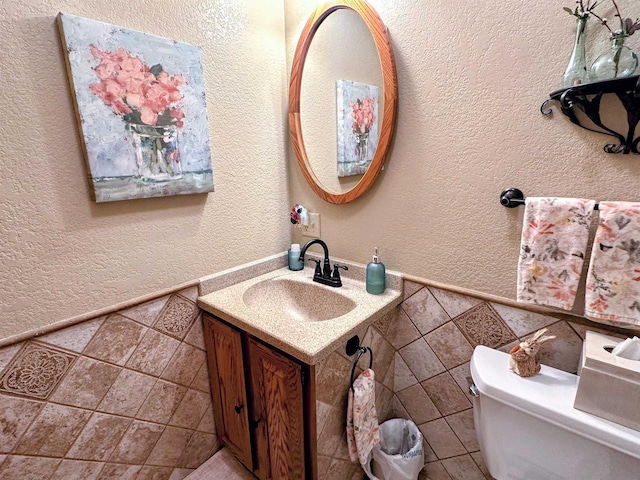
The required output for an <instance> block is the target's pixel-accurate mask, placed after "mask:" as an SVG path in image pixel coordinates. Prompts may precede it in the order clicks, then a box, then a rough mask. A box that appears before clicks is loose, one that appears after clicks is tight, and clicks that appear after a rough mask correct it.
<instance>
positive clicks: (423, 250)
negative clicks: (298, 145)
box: [285, 0, 640, 298]
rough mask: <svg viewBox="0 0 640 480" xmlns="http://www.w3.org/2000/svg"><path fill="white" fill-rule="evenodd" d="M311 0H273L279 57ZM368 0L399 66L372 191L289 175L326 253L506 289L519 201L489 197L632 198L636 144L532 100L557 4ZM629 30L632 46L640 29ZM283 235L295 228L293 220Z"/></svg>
mask: <svg viewBox="0 0 640 480" xmlns="http://www.w3.org/2000/svg"><path fill="white" fill-rule="evenodd" d="M320 3H321V2H320V1H319V0H285V15H286V35H287V65H288V69H290V65H291V59H292V56H293V52H294V49H295V45H296V42H297V37H298V35H299V33H300V30H301V29H302V26H303V25H304V22H305V21H306V19H307V17H308V15H309V14H310V13H311V12H312V11H313V9H314V8H315V7H316V6H317V5H318V4H320ZM565 3H566V6H569V7H573V3H572V2H565ZM370 4H371V5H372V6H373V7H374V8H375V9H376V10H377V11H378V13H379V14H380V16H381V17H382V19H383V20H384V21H385V23H386V24H387V26H388V27H389V30H390V33H391V39H392V43H393V48H394V52H395V58H396V64H397V69H398V83H399V88H398V90H399V103H398V124H397V130H396V137H395V143H394V146H393V148H392V150H391V153H390V156H389V160H388V162H387V165H386V168H385V171H384V172H383V173H382V175H381V176H380V177H379V179H378V181H377V182H376V184H375V185H374V187H373V188H372V190H371V191H370V192H368V193H367V194H366V195H365V196H363V197H362V198H360V199H359V200H357V201H356V202H354V203H352V204H347V205H342V206H336V205H331V204H328V203H325V202H324V201H322V200H320V199H319V198H318V197H316V196H315V195H314V194H313V192H312V191H311V189H310V188H309V187H308V186H307V184H306V182H305V180H304V178H303V177H302V176H301V175H300V174H299V173H298V172H297V171H296V170H295V169H294V171H295V173H294V174H293V175H292V177H291V180H290V188H291V203H292V204H293V203H302V204H303V205H305V206H306V207H308V208H309V209H310V210H311V211H317V212H320V213H321V226H322V238H323V239H324V240H326V241H327V243H328V245H329V248H330V252H331V254H332V255H335V256H339V257H343V258H349V259H352V260H354V261H359V262H368V261H369V259H370V258H371V252H372V250H373V247H374V246H378V247H380V254H381V259H382V260H383V261H384V262H385V264H386V265H387V268H391V269H394V270H400V271H403V272H406V273H409V274H413V275H418V276H421V277H425V278H428V279H431V280H436V281H441V282H445V283H448V284H452V285H457V286H462V287H467V288H472V289H475V290H480V291H484V292H488V293H493V294H497V295H501V296H504V297H508V298H513V297H514V296H515V279H516V264H517V257H518V249H519V241H520V228H521V218H522V208H519V209H514V210H509V209H506V208H503V207H502V206H500V205H499V203H498V196H499V194H500V192H501V191H502V190H503V188H505V187H511V186H514V187H519V188H521V189H522V190H523V191H524V192H525V194H526V195H531V196H544V195H549V196H567V197H573V196H584V197H588V198H596V199H598V200H628V201H640V194H638V188H637V185H638V184H639V183H640V157H638V156H624V155H608V154H605V153H603V151H602V147H603V145H604V144H605V143H607V137H604V136H600V135H596V134H592V133H589V132H586V131H584V130H581V129H580V128H578V127H576V126H574V125H573V124H571V123H570V122H569V121H568V120H567V119H566V118H565V117H564V116H563V115H562V114H558V113H554V115H553V117H552V118H548V117H545V116H543V115H541V114H540V111H539V107H540V105H541V103H542V102H543V101H544V100H545V99H546V98H547V95H548V93H549V92H551V91H553V90H555V89H556V88H558V85H559V81H560V79H561V77H562V73H563V71H564V67H565V66H566V62H567V60H568V58H569V54H570V51H571V48H572V45H573V38H574V35H575V33H574V32H575V21H574V19H573V18H572V17H570V16H569V15H568V14H566V13H565V12H563V11H562V7H563V6H564V5H565V4H563V3H562V2H560V3H558V2H551V1H543V2H508V4H505V2H503V1H499V0H486V1H483V2H476V1H471V0H462V1H456V2H443V1H433V0H420V1H414V0H393V1H391V0H370ZM607 4H608V2H603V6H607ZM619 4H620V7H621V9H622V12H623V14H624V15H627V16H631V17H634V18H635V17H636V16H638V15H639V14H640V10H638V6H637V4H636V2H633V1H632V0H621V1H620V2H619ZM603 10H604V11H606V9H603ZM607 16H608V17H609V18H610V19H611V18H613V16H612V15H610V14H607ZM589 28H590V29H591V30H592V31H595V30H597V35H596V37H597V39H599V40H601V41H605V42H606V38H607V35H606V33H605V31H604V29H603V28H602V27H599V26H597V25H596V23H595V22H593V21H592V22H591V23H590V25H589ZM630 40H631V41H630V45H631V46H636V47H637V46H638V43H639V41H640V34H637V35H635V36H634V37H632V38H631V39H630ZM355 41H357V40H356V39H354V40H353V42H355ZM601 48H602V46H597V47H594V48H593V49H591V51H590V52H589V54H588V55H589V58H590V59H594V58H595V54H596V53H599V52H596V50H600V49H601ZM289 164H290V166H291V167H292V169H293V167H294V166H295V157H294V156H293V153H292V151H291V150H290V154H289ZM294 238H296V239H297V240H300V241H304V240H305V238H302V237H300V236H299V231H298V230H295V231H294Z"/></svg>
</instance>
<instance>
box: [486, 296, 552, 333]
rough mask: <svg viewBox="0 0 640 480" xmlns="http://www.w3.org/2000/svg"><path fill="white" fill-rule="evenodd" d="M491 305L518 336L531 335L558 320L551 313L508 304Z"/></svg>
mask: <svg viewBox="0 0 640 480" xmlns="http://www.w3.org/2000/svg"><path fill="white" fill-rule="evenodd" d="M491 306H492V307H493V308H494V310H495V311H496V312H497V313H498V315H500V317H502V319H503V320H504V321H505V323H506V324H507V325H509V327H510V328H511V330H513V333H515V334H516V336H518V337H522V336H524V335H529V334H530V333H533V332H535V331H536V330H539V329H541V328H543V327H546V326H548V325H551V324H552V323H556V322H557V321H558V319H557V318H555V317H552V316H550V315H541V314H539V313H535V312H529V311H528V310H523V309H521V308H515V307H510V306H508V305H501V304H499V303H492V304H491Z"/></svg>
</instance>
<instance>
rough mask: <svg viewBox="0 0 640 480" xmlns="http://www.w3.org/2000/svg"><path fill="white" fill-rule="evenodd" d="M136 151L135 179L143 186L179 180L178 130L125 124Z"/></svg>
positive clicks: (175, 128) (172, 126)
mask: <svg viewBox="0 0 640 480" xmlns="http://www.w3.org/2000/svg"><path fill="white" fill-rule="evenodd" d="M127 129H128V130H129V131H130V132H131V135H132V137H133V146H134V147H135V151H136V164H137V175H136V177H137V178H138V179H139V180H141V181H145V182H168V181H171V180H177V179H179V178H181V177H182V163H181V162H180V151H179V150H178V127H176V126H175V125H145V124H137V123H128V124H127Z"/></svg>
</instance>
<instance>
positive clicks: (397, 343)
mask: <svg viewBox="0 0 640 480" xmlns="http://www.w3.org/2000/svg"><path fill="white" fill-rule="evenodd" d="M397 312H398V313H397V315H396V318H395V323H394V325H393V328H390V329H389V333H388V334H387V337H386V339H387V341H388V342H389V343H391V345H392V346H393V348H395V349H396V350H398V349H400V348H402V347H404V346H406V345H408V344H410V343H411V342H413V341H414V340H417V339H418V338H420V337H422V335H421V334H420V332H419V331H418V329H417V328H416V326H415V325H414V324H413V322H412V321H411V320H410V319H409V317H408V315H407V314H406V313H405V312H404V310H402V309H398V310H397Z"/></svg>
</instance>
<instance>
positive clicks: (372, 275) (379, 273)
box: [366, 247, 385, 295]
mask: <svg viewBox="0 0 640 480" xmlns="http://www.w3.org/2000/svg"><path fill="white" fill-rule="evenodd" d="M384 275H385V268H384V263H382V262H381V261H380V260H378V247H376V248H375V253H374V254H373V258H372V259H371V261H370V262H369V263H368V265H367V272H366V282H367V292H368V293H372V294H374V295H380V294H381V293H384V288H385V276H384Z"/></svg>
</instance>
